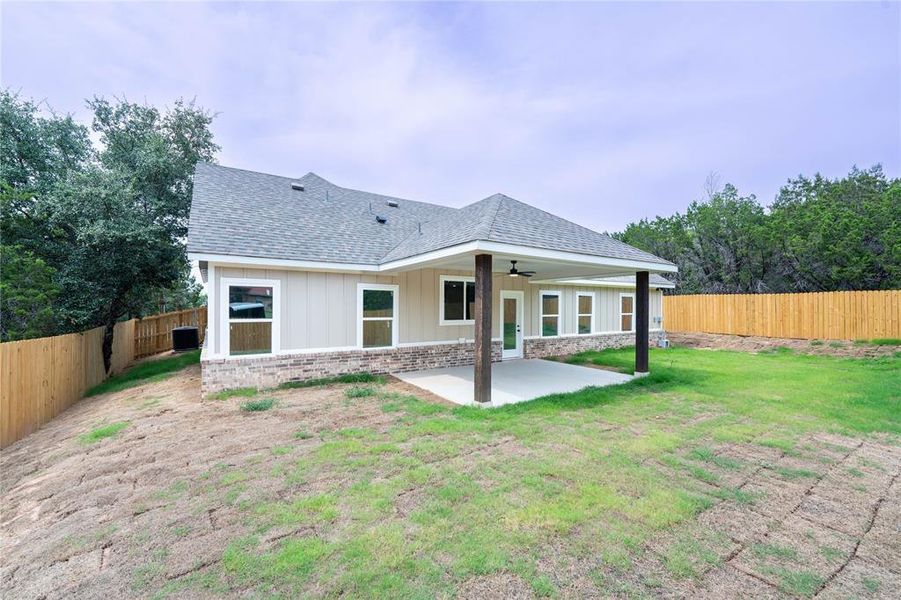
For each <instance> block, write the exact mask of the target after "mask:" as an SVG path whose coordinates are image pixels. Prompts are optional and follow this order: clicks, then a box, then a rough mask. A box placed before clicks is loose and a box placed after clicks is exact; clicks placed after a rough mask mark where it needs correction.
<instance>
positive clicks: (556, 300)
mask: <svg viewBox="0 0 901 600" xmlns="http://www.w3.org/2000/svg"><path fill="white" fill-rule="evenodd" d="M538 304H539V308H540V311H539V325H540V327H541V336H542V337H553V336H556V335H560V308H561V302H560V292H546V291H541V292H539V303H538Z"/></svg>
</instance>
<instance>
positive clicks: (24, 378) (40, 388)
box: [0, 307, 206, 448]
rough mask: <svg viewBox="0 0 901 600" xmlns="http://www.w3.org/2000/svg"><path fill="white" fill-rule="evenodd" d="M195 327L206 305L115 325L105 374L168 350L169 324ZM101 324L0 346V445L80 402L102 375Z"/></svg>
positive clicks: (202, 324) (202, 320) (201, 321)
mask: <svg viewBox="0 0 901 600" xmlns="http://www.w3.org/2000/svg"><path fill="white" fill-rule="evenodd" d="M183 325H196V326H197V327H199V329H200V341H201V342H202V341H203V336H204V331H205V330H206V307H201V308H194V309H189V310H180V311H177V312H171V313H165V314H162V315H155V316H153V317H147V318H146V319H139V320H136V319H132V320H130V321H123V322H121V323H117V324H116V331H115V335H114V337H113V354H112V357H111V365H110V374H115V373H119V372H121V371H122V370H123V369H125V367H127V366H128V365H130V364H131V363H132V362H133V361H134V360H135V359H136V358H141V357H142V356H148V355H150V354H157V353H159V352H164V351H166V350H171V349H172V328H173V327H180V326H183ZM103 330H104V328H103V327H97V328H95V329H91V330H88V331H84V332H82V333H70V334H67V335H58V336H55V337H46V338H38V339H34V340H23V341H21V342H6V343H3V344H0V448H5V447H6V446H8V445H10V444H12V443H13V442H15V441H16V440H20V439H22V438H23V437H25V436H26V435H28V434H29V433H31V432H32V431H35V430H36V429H37V428H39V427H40V426H41V425H43V424H44V423H46V422H48V421H50V419H52V418H53V417H55V416H56V415H58V414H60V413H61V412H63V411H64V410H66V409H67V408H69V407H70V406H72V405H73V404H75V403H76V402H78V400H80V399H81V398H82V397H83V396H84V394H85V392H86V391H88V390H89V389H90V388H92V387H94V386H95V385H97V384H98V383H102V382H103V381H104V380H106V378H107V374H106V372H105V371H104V368H103Z"/></svg>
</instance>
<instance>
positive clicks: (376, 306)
mask: <svg viewBox="0 0 901 600" xmlns="http://www.w3.org/2000/svg"><path fill="white" fill-rule="evenodd" d="M358 290H359V292H358V307H357V314H358V318H359V321H358V323H357V345H358V346H360V347H361V348H389V347H391V346H396V345H397V290H398V287H397V286H396V285H379V284H374V283H361V284H359V286H358Z"/></svg>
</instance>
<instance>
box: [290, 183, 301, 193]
mask: <svg viewBox="0 0 901 600" xmlns="http://www.w3.org/2000/svg"><path fill="white" fill-rule="evenodd" d="M291 189H292V190H297V191H298V192H302V191H303V184H302V183H300V182H299V181H293V182H291Z"/></svg>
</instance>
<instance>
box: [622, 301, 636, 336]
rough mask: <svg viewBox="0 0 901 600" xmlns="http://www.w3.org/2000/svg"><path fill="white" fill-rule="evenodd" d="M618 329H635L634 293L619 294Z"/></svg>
mask: <svg viewBox="0 0 901 600" xmlns="http://www.w3.org/2000/svg"><path fill="white" fill-rule="evenodd" d="M619 330H620V331H635V294H620V295H619Z"/></svg>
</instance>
